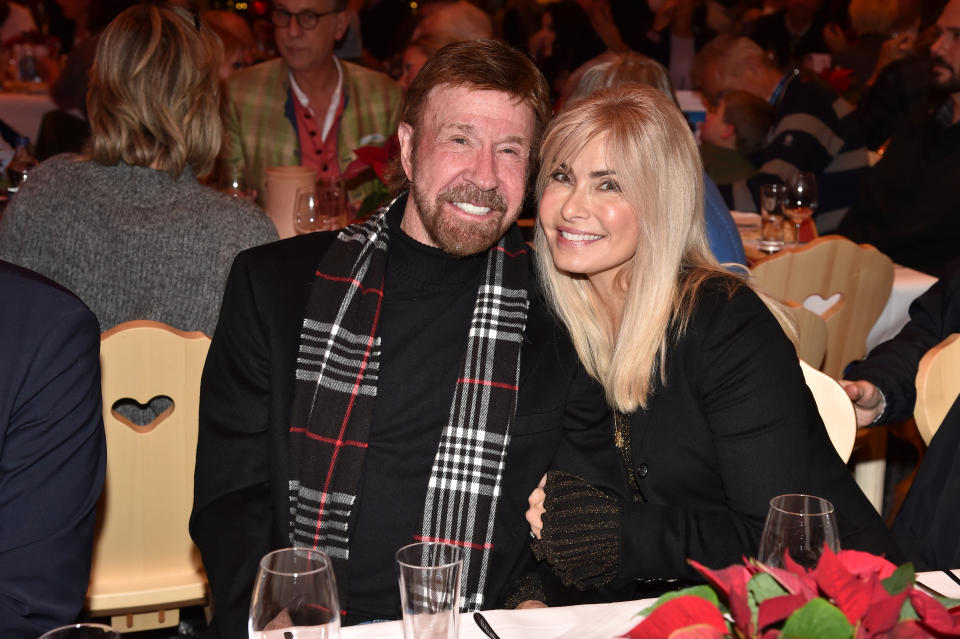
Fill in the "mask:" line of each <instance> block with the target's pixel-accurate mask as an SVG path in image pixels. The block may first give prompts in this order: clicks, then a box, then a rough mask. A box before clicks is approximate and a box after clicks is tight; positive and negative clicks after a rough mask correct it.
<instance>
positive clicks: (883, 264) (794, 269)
mask: <svg viewBox="0 0 960 639" xmlns="http://www.w3.org/2000/svg"><path fill="white" fill-rule="evenodd" d="M753 276H754V279H755V281H756V283H757V286H758V287H759V288H760V289H761V290H762V291H764V292H766V293H767V294H769V295H772V296H773V297H776V298H778V299H781V300H784V301H787V300H790V301H794V302H798V303H801V304H802V303H803V302H804V301H805V300H806V299H807V298H808V297H811V296H820V297H821V298H823V299H824V300H826V299H829V298H831V297H832V296H834V295H839V299H838V300H837V301H836V303H835V304H833V305H832V306H830V307H829V308H828V309H827V310H826V311H825V312H824V313H822V317H823V319H824V320H825V321H826V323H827V353H826V357H825V358H824V362H823V366H822V370H823V371H824V372H826V373H827V374H828V375H830V376H831V377H835V378H839V377H842V376H843V369H844V367H845V366H846V365H847V364H849V363H850V362H852V361H853V360H856V359H860V358H862V357H863V356H864V355H866V353H867V335H868V334H869V333H870V329H871V328H872V327H873V325H874V324H875V323H876V321H877V318H878V317H880V313H881V312H883V307H884V306H885V305H886V303H887V299H888V298H889V297H890V291H891V290H893V261H892V260H891V259H890V258H889V257H887V256H886V255H884V254H883V253H881V252H880V251H878V250H877V249H875V248H874V247H872V246H870V245H868V244H854V243H853V242H851V241H850V240H848V239H846V238H843V237H840V236H838V235H825V236H823V237H820V238H818V239H816V240H814V241H812V242H810V243H809V244H806V245H805V246H802V247H800V248H798V249H792V250H785V251H781V253H780V254H778V255H777V256H775V257H773V258H771V259H769V260H765V261H763V262H761V263H760V264H757V265H756V266H755V267H754V268H753Z"/></svg>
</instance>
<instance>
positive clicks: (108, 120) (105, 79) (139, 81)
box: [87, 4, 223, 177]
mask: <svg viewBox="0 0 960 639" xmlns="http://www.w3.org/2000/svg"><path fill="white" fill-rule="evenodd" d="M222 57H223V48H222V46H221V44H220V40H219V38H218V37H217V36H216V34H215V33H214V32H213V31H212V30H211V29H210V28H209V27H208V26H206V25H204V24H202V23H201V22H199V21H194V19H193V16H192V15H190V14H189V13H188V12H187V11H185V10H183V9H180V8H176V7H172V6H170V7H165V6H158V5H154V4H140V5H136V6H134V7H131V8H130V9H128V10H126V11H124V12H123V13H121V14H120V15H119V16H118V17H117V18H116V19H115V20H114V21H113V22H112V23H111V25H110V27H109V28H108V29H107V30H106V31H104V34H103V37H102V38H101V39H100V42H99V43H98V45H97V54H96V60H95V62H94V64H93V69H92V70H91V72H90V90H89V92H88V93H87V115H88V117H89V119H90V129H91V131H92V135H91V140H90V146H89V149H88V153H87V156H88V157H89V158H90V159H91V160H93V161H95V162H99V163H100V164H106V165H112V164H116V163H117V162H120V161H123V162H125V163H127V164H131V165H134V166H146V167H150V168H154V169H159V170H161V171H167V172H168V173H170V175H172V176H174V177H177V176H179V175H180V173H182V172H183V167H184V166H185V165H187V164H189V165H190V166H191V167H193V170H194V172H195V173H196V174H198V175H204V174H206V173H208V172H209V171H210V169H211V168H212V167H213V163H214V161H215V160H216V157H217V154H218V153H219V152H220V141H221V137H222V134H223V127H222V124H221V121H220V110H219V109H220V87H219V78H220V76H219V73H220V61H221V58H222Z"/></svg>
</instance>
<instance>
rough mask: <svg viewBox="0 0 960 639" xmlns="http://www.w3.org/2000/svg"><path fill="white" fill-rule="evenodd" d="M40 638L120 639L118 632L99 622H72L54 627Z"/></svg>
mask: <svg viewBox="0 0 960 639" xmlns="http://www.w3.org/2000/svg"><path fill="white" fill-rule="evenodd" d="M40 639H120V633H119V632H117V631H116V630H114V629H113V628H111V627H110V626H105V625H103V624H100V623H72V624H70V625H69V626H61V627H59V628H54V629H53V630H50V631H49V632H46V633H44V634H43V636H41V637H40Z"/></svg>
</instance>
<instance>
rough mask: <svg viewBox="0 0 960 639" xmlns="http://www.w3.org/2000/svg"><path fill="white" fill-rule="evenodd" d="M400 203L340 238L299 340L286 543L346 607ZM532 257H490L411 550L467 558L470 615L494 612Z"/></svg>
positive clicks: (519, 250)
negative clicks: (426, 548) (307, 554)
mask: <svg viewBox="0 0 960 639" xmlns="http://www.w3.org/2000/svg"><path fill="white" fill-rule="evenodd" d="M398 199H399V198H398ZM402 203H403V200H402V199H400V200H399V204H398V201H397V200H394V202H392V203H391V204H390V205H388V206H387V207H385V208H384V209H382V210H381V212H380V213H379V214H377V215H375V216H373V217H372V218H371V219H369V220H367V221H366V222H365V223H363V224H361V225H355V226H350V227H348V228H346V229H344V230H343V231H341V232H340V234H339V235H338V236H337V239H336V240H335V241H334V242H333V244H332V245H331V247H330V248H329V250H328V251H327V252H326V254H325V255H324V256H323V259H322V262H321V264H320V266H319V267H318V269H317V271H316V279H315V280H314V283H313V285H312V289H311V291H310V296H309V300H308V302H307V309H306V317H305V318H304V320H303V327H302V332H301V334H300V348H299V354H298V357H297V371H296V385H295V390H294V399H293V422H292V425H291V428H290V436H289V444H288V453H289V459H290V482H289V488H290V502H291V503H290V517H291V523H290V538H291V539H290V541H291V543H292V544H293V545H295V546H308V547H311V548H319V549H321V550H324V551H325V552H327V553H328V554H329V555H330V557H331V559H332V561H333V567H334V573H335V574H336V578H337V585H338V590H339V594H340V602H341V605H342V606H344V605H346V603H347V593H348V592H349V587H348V575H349V571H348V567H347V566H348V560H349V558H350V538H351V534H352V530H351V528H350V526H351V524H352V520H351V518H352V515H353V513H354V507H355V504H356V501H357V497H358V494H357V491H358V489H359V486H360V479H361V476H362V473H363V472H364V463H363V462H364V457H365V454H366V449H367V443H368V436H369V433H370V425H371V422H372V420H373V408H374V403H375V401H376V396H377V380H378V373H379V365H380V338H379V337H378V325H379V321H380V313H381V310H382V303H383V284H384V279H385V275H386V272H385V271H386V261H387V250H388V235H389V234H388V225H387V221H386V211H387V210H389V209H390V207H392V206H395V205H396V206H399V205H401V204H402ZM526 253H527V248H526V245H525V244H524V243H523V240H522V238H520V237H519V236H518V235H517V234H513V233H508V234H507V235H506V236H504V237H503V238H501V239H500V241H499V243H498V244H497V245H496V246H494V247H493V248H491V249H490V250H489V251H488V253H487V261H486V266H485V270H484V279H483V281H482V282H481V284H480V287H479V290H478V291H477V301H476V303H475V305H474V309H473V316H472V319H471V322H470V332H469V335H468V338H467V340H465V343H464V346H465V352H464V357H463V360H462V361H463V364H462V367H461V374H460V376H459V377H458V379H457V385H456V388H455V390H454V395H453V403H452V404H451V406H450V413H449V420H448V422H447V424H446V426H445V427H444V429H443V432H442V434H441V437H440V443H439V446H438V448H437V453H436V456H435V458H434V462H433V467H432V469H431V472H430V479H429V483H428V487H427V495H426V500H425V506H424V513H423V524H422V528H421V530H420V532H419V534H417V535H414V538H413V539H412V540H411V542H413V541H444V542H448V543H451V544H454V545H456V546H459V547H460V548H462V549H463V552H464V564H463V578H462V582H461V596H462V599H461V604H462V608H463V609H464V610H476V609H479V608H482V607H484V605H485V604H489V603H491V602H486V601H485V600H484V589H485V586H486V580H487V575H488V568H489V563H490V555H491V552H492V550H493V530H494V520H495V517H496V514H497V504H498V501H499V498H500V490H501V481H502V477H503V469H504V464H505V461H506V453H507V445H508V444H509V442H510V429H511V425H512V424H513V418H514V413H515V409H516V402H517V384H518V379H519V371H520V348H521V345H522V343H523V332H524V327H525V325H526V318H527V309H528V306H529V303H528V300H527V276H528V271H529V269H528V266H527V255H526ZM384 392H389V389H384ZM370 471H371V472H374V469H370ZM383 569H384V570H392V569H393V567H392V566H384V567H383Z"/></svg>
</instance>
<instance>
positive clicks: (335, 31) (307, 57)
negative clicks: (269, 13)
mask: <svg viewBox="0 0 960 639" xmlns="http://www.w3.org/2000/svg"><path fill="white" fill-rule="evenodd" d="M336 4H337V3H336V2H335V0H278V2H277V3H276V5H275V7H274V8H275V9H280V10H283V11H287V12H289V13H291V14H293V15H291V16H290V22H289V23H288V24H287V25H286V26H283V27H280V26H276V25H275V26H274V29H275V30H274V37H275V38H276V41H277V49H278V50H279V51H280V55H281V56H283V59H284V61H285V62H286V63H287V66H288V67H290V69H291V70H292V71H294V72H296V71H303V72H309V71H314V70H316V69H320V68H323V67H324V66H325V65H328V64H331V60H332V58H333V49H334V47H335V46H336V44H337V40H339V39H340V38H342V37H343V34H344V32H345V31H346V30H347V26H348V25H349V19H348V17H347V14H346V12H344V11H335V12H334V13H327V12H328V11H332V10H333V9H335V8H336ZM301 11H312V12H314V13H316V14H326V15H321V16H319V17H317V24H316V25H315V26H314V27H313V28H312V29H304V28H303V27H301V26H300V22H299V20H297V17H296V14H298V13H300V12H301Z"/></svg>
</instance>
